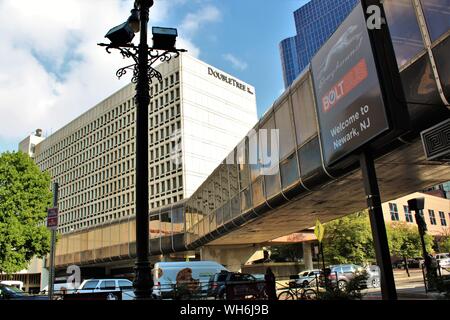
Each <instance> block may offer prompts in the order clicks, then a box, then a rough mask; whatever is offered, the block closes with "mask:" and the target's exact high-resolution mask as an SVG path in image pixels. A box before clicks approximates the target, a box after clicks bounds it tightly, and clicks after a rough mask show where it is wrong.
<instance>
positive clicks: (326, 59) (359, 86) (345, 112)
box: [311, 4, 389, 165]
mask: <svg viewBox="0 0 450 320" xmlns="http://www.w3.org/2000/svg"><path fill="white" fill-rule="evenodd" d="M311 64H312V74H313V78H314V90H315V95H316V101H317V103H316V106H317V115H318V119H319V127H320V136H321V141H322V147H323V155H324V161H325V163H326V164H327V165H331V164H333V163H335V162H336V161H338V160H340V159H342V158H343V157H345V156H346V155H348V154H349V153H351V152H353V151H354V150H356V149H357V148H359V147H361V146H362V145H364V144H366V143H367V142H369V141H371V140H372V139H374V138H375V137H377V136H378V135H380V134H382V133H383V132H385V131H387V130H388V129H389V122H388V118H387V115H386V108H385V104H384V102H383V97H382V92H381V87H380V81H379V78H378V73H377V68H376V65H375V60H374V54H373V52H372V45H371V40H370V38H369V33H368V30H367V24H366V19H365V16H364V12H363V8H362V5H361V4H359V5H358V6H357V7H356V8H355V9H354V10H353V11H352V13H351V14H350V15H349V16H348V17H347V19H346V20H345V21H344V22H343V23H342V24H341V26H340V27H339V28H338V29H337V30H336V32H335V33H334V34H333V35H332V36H331V38H330V39H329V40H328V41H327V43H326V44H325V45H324V46H323V47H322V48H321V49H320V50H319V51H318V53H317V54H316V55H315V56H314V58H313V59H312V63H311Z"/></svg>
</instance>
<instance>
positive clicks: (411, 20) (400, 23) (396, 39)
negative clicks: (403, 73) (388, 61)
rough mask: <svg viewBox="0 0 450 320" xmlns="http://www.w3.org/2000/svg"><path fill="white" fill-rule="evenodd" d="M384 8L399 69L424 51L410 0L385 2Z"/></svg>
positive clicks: (389, 0)
mask: <svg viewBox="0 0 450 320" xmlns="http://www.w3.org/2000/svg"><path fill="white" fill-rule="evenodd" d="M427 1H428V0H426V2H427ZM384 8H385V11H386V18H387V21H388V25H389V31H390V33H391V38H392V42H393V45H394V50H395V55H396V57H397V64H398V66H399V67H401V66H403V65H404V64H406V63H407V62H408V61H410V60H411V59H412V58H414V57H415V56H416V55H418V54H419V53H420V52H421V51H424V50H425V47H424V44H423V40H422V34H421V33H420V29H419V24H418V22H417V18H416V13H415V11H414V7H413V4H412V1H411V0H387V1H385V2H384Z"/></svg>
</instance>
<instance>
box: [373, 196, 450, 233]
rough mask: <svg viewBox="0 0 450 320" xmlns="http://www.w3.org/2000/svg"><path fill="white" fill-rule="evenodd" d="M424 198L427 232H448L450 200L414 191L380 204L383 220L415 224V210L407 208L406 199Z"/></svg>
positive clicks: (449, 226)
mask: <svg viewBox="0 0 450 320" xmlns="http://www.w3.org/2000/svg"><path fill="white" fill-rule="evenodd" d="M413 198H424V199H425V203H424V209H423V210H422V214H423V218H424V220H425V223H426V224H427V233H428V234H430V235H432V236H434V237H440V236H446V235H449V234H450V200H448V199H445V198H442V197H437V196H434V195H429V194H425V193H421V192H415V193H412V194H409V195H407V196H404V197H401V198H398V199H395V200H392V201H387V202H384V203H383V204H382V207H383V214H384V220H385V222H386V223H395V222H404V223H407V224H409V225H412V226H416V225H417V224H416V219H415V217H414V215H415V212H412V211H411V210H409V207H408V200H410V199H413Z"/></svg>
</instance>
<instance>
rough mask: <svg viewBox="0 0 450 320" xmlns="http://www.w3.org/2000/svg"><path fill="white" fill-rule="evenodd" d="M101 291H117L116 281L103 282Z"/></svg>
mask: <svg viewBox="0 0 450 320" xmlns="http://www.w3.org/2000/svg"><path fill="white" fill-rule="evenodd" d="M100 289H101V290H115V289H116V281H114V280H113V281H108V280H105V281H102V283H101V285H100Z"/></svg>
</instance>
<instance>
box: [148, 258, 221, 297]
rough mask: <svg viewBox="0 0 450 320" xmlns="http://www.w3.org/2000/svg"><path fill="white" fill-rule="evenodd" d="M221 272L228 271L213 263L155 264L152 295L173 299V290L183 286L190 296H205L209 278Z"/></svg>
mask: <svg viewBox="0 0 450 320" xmlns="http://www.w3.org/2000/svg"><path fill="white" fill-rule="evenodd" d="M222 270H224V271H228V270H227V269H226V268H225V267H224V266H223V265H221V264H220V263H217V262H215V261H190V262H157V263H155V266H154V268H153V270H152V275H153V283H154V287H153V294H154V295H156V296H157V297H159V298H163V299H164V298H173V297H174V293H175V291H174V290H175V288H180V286H184V288H185V289H186V290H188V291H189V292H190V293H191V294H200V295H206V293H207V290H208V285H209V279H210V277H211V276H212V275H213V274H216V273H218V272H220V271H222Z"/></svg>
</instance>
